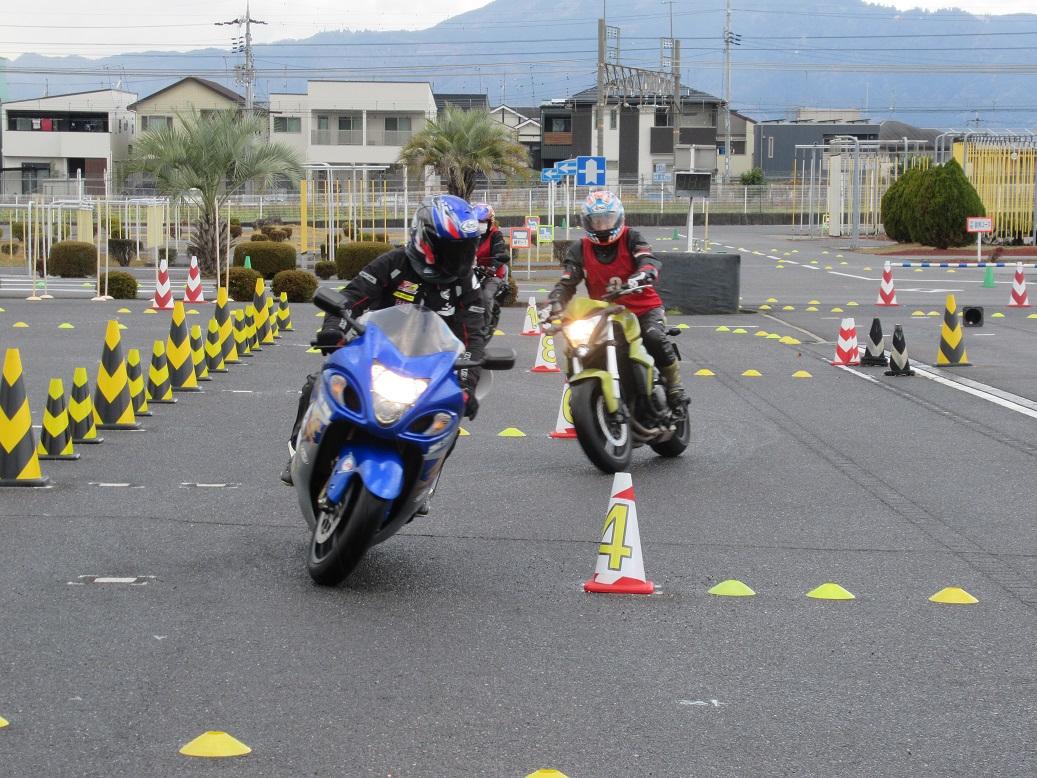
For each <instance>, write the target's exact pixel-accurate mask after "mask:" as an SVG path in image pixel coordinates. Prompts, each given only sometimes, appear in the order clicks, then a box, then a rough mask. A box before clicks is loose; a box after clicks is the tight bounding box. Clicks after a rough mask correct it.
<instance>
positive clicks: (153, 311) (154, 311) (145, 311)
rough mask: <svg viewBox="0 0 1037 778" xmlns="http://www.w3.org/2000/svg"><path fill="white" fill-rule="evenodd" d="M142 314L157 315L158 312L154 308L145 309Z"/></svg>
mask: <svg viewBox="0 0 1037 778" xmlns="http://www.w3.org/2000/svg"><path fill="white" fill-rule="evenodd" d="M144 313H150V314H156V313H158V311H156V310H155V309H154V308H145V309H144Z"/></svg>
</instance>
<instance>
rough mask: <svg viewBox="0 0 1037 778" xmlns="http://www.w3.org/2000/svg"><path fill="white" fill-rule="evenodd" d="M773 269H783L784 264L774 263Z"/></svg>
mask: <svg viewBox="0 0 1037 778" xmlns="http://www.w3.org/2000/svg"><path fill="white" fill-rule="evenodd" d="M774 269H775V270H784V269H785V266H784V265H775V266H774Z"/></svg>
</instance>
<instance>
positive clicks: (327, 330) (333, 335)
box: [317, 322, 346, 348]
mask: <svg viewBox="0 0 1037 778" xmlns="http://www.w3.org/2000/svg"><path fill="white" fill-rule="evenodd" d="M345 343H346V333H345V332H344V331H343V330H342V328H341V327H339V326H337V325H336V324H334V323H333V322H332V323H330V326H329V325H328V324H325V325H324V326H323V327H321V329H320V332H318V333H317V346H318V348H337V347H339V346H343V345H345Z"/></svg>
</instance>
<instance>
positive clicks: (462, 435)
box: [457, 427, 472, 438]
mask: <svg viewBox="0 0 1037 778" xmlns="http://www.w3.org/2000/svg"><path fill="white" fill-rule="evenodd" d="M471 434H472V433H471V432H469V431H468V430H466V429H465V428H464V427H461V431H460V432H458V433H457V437H459V438H467V437H469V436H470V435H471Z"/></svg>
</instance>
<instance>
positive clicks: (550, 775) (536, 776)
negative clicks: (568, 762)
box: [526, 767, 568, 778]
mask: <svg viewBox="0 0 1037 778" xmlns="http://www.w3.org/2000/svg"><path fill="white" fill-rule="evenodd" d="M526 778H568V776H567V775H566V774H565V773H562V772H559V771H558V770H552V769H551V768H549V767H548V768H541V769H539V770H537V771H536V772H535V773H530V774H529V775H527V776H526Z"/></svg>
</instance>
